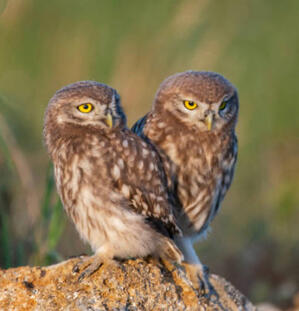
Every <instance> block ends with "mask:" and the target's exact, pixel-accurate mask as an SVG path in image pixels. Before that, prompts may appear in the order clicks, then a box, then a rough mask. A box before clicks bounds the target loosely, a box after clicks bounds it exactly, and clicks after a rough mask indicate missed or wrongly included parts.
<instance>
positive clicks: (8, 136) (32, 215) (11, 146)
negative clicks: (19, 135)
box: [0, 115, 39, 225]
mask: <svg viewBox="0 0 299 311" xmlns="http://www.w3.org/2000/svg"><path fill="white" fill-rule="evenodd" d="M0 146H1V147H2V148H1V149H2V150H3V154H4V156H5V159H6V161H7V163H8V165H10V166H11V168H15V170H16V172H17V173H18V176H19V178H20V181H21V183H22V186H23V190H24V196H25V197H26V204H25V206H26V208H27V210H28V214H29V220H30V223H31V225H32V224H33V223H34V222H35V220H36V218H37V216H38V213H39V200H38V195H37V193H36V187H35V183H34V179H33V174H32V172H31V168H30V166H29V164H28V163H27V160H26V157H25V156H24V154H23V153H22V152H21V150H20V148H19V147H18V144H17V141H16V139H15V137H14V135H13V134H12V132H11V131H10V129H9V127H8V125H7V123H6V121H5V119H4V118H3V116H2V115H0Z"/></svg>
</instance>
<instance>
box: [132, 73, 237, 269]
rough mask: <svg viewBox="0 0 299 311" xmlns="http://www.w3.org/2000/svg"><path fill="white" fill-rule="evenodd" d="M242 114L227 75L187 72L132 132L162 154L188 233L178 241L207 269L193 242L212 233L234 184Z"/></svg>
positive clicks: (161, 93)
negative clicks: (237, 128)
mask: <svg viewBox="0 0 299 311" xmlns="http://www.w3.org/2000/svg"><path fill="white" fill-rule="evenodd" d="M238 109H239V101H238V94H237V90H236V88H235V87H234V86H233V85H232V84H231V83H230V82H229V81H228V80H226V79H225V78H224V77H223V76H221V75H220V74H218V73H214V72H198V71H187V72H182V73H178V74H175V75H173V76H170V77H168V78H167V79H166V80H165V81H164V82H163V83H162V84H161V86H160V87H159V89H158V91H157V93H156V96H155V100H154V103H153V106H152V110H151V111H150V112H149V113H148V114H146V115H145V116H144V117H143V118H142V119H140V120H139V121H137V123H136V124H135V125H134V126H133V128H132V130H133V131H134V132H135V133H137V134H138V135H139V136H141V137H143V139H144V140H146V141H149V142H151V143H153V144H155V146H157V148H158V150H159V153H160V154H161V158H162V159H163V163H164V168H165V170H166V173H167V176H168V181H169V183H170V185H171V187H172V191H173V193H174V195H175V196H176V199H177V202H178V204H177V209H176V210H175V214H176V219H177V222H178V224H179V225H180V227H181V228H182V231H183V237H179V236H177V237H175V240H176V243H177V245H178V246H179V248H180V249H181V251H182V252H183V254H184V257H185V260H186V261H187V262H189V263H192V264H198V265H201V263H200V261H199V259H198V257H197V255H196V252H195V250H194V248H193V242H194V241H196V240H197V239H198V238H199V237H200V236H201V235H203V234H205V232H206V231H207V229H208V227H209V224H210V223H211V221H212V220H213V218H214V217H215V215H216V214H217V212H218V211H219V208H220V205H221V202H222V200H223V198H224V196H225V194H226V192H227V190H228V188H229V187H230V184H231V182H232V178H233V175H234V168H235V163H236V160H237V137H236V134H235V126H236V123H237V118H238Z"/></svg>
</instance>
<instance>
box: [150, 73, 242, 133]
mask: <svg viewBox="0 0 299 311" xmlns="http://www.w3.org/2000/svg"><path fill="white" fill-rule="evenodd" d="M153 108H154V111H157V112H158V113H159V115H163V114H164V116H165V117H166V116H167V114H171V115H173V116H174V117H175V118H176V120H177V121H178V122H183V123H184V124H185V125H187V126H189V127H191V128H192V129H195V130H199V131H207V132H208V131H215V130H221V129H222V128H223V127H225V126H227V125H231V126H232V127H233V128H234V126H235V124H236V121H237V117H238V110H239V101H238V94H237V90H236V88H235V87H234V86H233V85H232V84H231V83H230V82H229V81H228V80H226V79H225V78H224V77H223V76H221V75H220V74H218V73H215V72H204V71H202V72H201V71H186V72H182V73H178V74H175V75H173V76H170V77H168V78H167V79H166V80H164V81H163V82H162V84H161V85H160V88H159V89H158V92H157V94H156V98H155V102H154V106H153Z"/></svg>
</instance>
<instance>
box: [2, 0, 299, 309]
mask: <svg viewBox="0 0 299 311" xmlns="http://www.w3.org/2000/svg"><path fill="white" fill-rule="evenodd" d="M298 13H299V1H297V0H293V1H291V0H289V1H279V0H272V1H270V0H268V1H261V0H252V1H216V0H212V1H207V0H196V1H195V0H194V1H193V0H185V1H174V0H161V1H140V0H130V1H124V0H118V1H116V0H107V1H99V0H51V1H38V0H26V1H24V0H7V1H3V0H0V243H1V244H0V266H1V267H2V268H7V267H11V266H18V265H26V264H30V265H37V264H39V265H43V264H50V263H53V262H56V261H60V260H63V259H65V258H68V257H69V256H72V255H78V254H81V253H89V248H88V247H87V246H86V245H84V244H83V243H82V242H81V241H80V239H79V235H78V234H77V233H76V232H75V230H74V228H73V225H72V224H71V222H70V221H69V220H68V219H67V218H66V215H65V214H64V212H63V210H62V208H61V204H60V202H59V200H58V198H57V195H56V192H55V186H54V184H53V180H52V175H51V174H52V170H51V167H49V161H48V156H47V154H46V151H45V148H44V146H43V143H42V124H43V114H44V110H45V107H46V105H47V102H48V100H49V98H50V97H51V96H52V95H53V94H54V92H55V91H56V90H57V89H58V88H61V87H62V86H64V85H66V84H69V83H71V82H75V81H77V80H85V79H92V80H97V81H101V82H104V83H107V84H109V85H111V86H113V87H114V88H116V89H117V90H118V91H119V93H120V94H121V96H122V101H123V106H124V108H125V110H126V113H127V115H128V121H129V125H132V124H133V122H134V121H135V120H137V119H138V118H139V117H140V116H142V115H143V114H144V113H145V112H147V111H148V110H149V109H150V107H151V102H152V99H153V95H154V93H155V91H156V89H157V87H158V85H159V84H160V83H161V81H162V80H163V79H164V78H166V77H167V76H168V75H171V74H173V73H175V72H180V71H185V70H188V69H194V70H209V71H217V72H219V73H221V74H223V75H224V76H225V77H227V78H228V79H229V80H230V81H232V82H233V84H235V85H236V86H237V88H238V90H239V96H240V102H241V107H240V118H239V124H238V128H237V132H238V137H239V147H240V149H239V150H240V151H239V160H238V164H237V170H236V175H235V179H234V182H233V185H232V187H231V190H230V191H229V194H228V195H227V197H226V199H225V202H224V204H223V208H222V210H221V213H220V214H219V215H218V217H217V218H216V220H215V221H214V223H213V225H212V229H213V230H212V233H211V234H210V235H209V237H208V239H207V240H205V241H202V242H201V243H199V244H198V253H199V255H200V258H201V260H202V261H203V262H204V263H205V264H208V265H209V266H210V268H211V270H212V272H215V273H218V274H221V275H222V276H224V277H226V278H227V279H228V280H230V281H231V282H232V283H233V284H234V285H236V286H237V287H238V288H239V289H240V290H241V291H242V292H244V293H245V294H246V295H248V296H249V297H250V298H251V299H252V300H253V301H254V302H259V301H272V302H274V303H276V304H279V305H281V306H287V305H288V304H289V303H290V299H291V297H292V296H293V295H294V293H295V292H297V291H298V290H299V243H298V242H299V225H298V220H299V135H298V130H299V117H298V116H299V105H298V103H297V101H298V98H297V97H298V91H297V90H298V82H299V81H298V71H299V66H298V65H299V37H298V29H299V28H298V26H299V21H298V20H299V18H298V16H299V14H298Z"/></svg>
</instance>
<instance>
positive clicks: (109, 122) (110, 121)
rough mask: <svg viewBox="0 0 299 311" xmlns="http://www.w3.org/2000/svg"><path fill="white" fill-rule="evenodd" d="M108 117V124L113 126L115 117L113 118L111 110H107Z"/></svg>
mask: <svg viewBox="0 0 299 311" xmlns="http://www.w3.org/2000/svg"><path fill="white" fill-rule="evenodd" d="M106 117H107V119H106V124H107V125H108V126H109V127H110V128H112V126H113V119H112V114H111V112H107V115H106Z"/></svg>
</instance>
